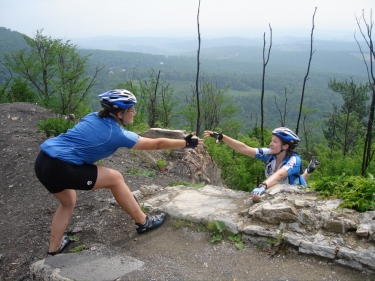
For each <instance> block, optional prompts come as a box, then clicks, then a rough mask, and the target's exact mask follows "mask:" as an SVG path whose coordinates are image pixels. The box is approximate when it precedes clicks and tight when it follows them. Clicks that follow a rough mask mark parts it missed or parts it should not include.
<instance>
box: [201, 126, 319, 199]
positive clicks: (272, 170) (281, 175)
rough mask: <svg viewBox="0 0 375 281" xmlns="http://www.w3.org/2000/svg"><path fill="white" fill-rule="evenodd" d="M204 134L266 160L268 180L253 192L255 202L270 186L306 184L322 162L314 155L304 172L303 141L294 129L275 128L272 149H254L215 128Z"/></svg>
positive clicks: (270, 147) (237, 149)
mask: <svg viewBox="0 0 375 281" xmlns="http://www.w3.org/2000/svg"><path fill="white" fill-rule="evenodd" d="M203 135H204V137H213V138H216V142H219V141H220V140H222V141H224V142H225V143H226V144H227V145H229V146H230V147H231V148H233V149H234V150H236V151H238V152H239V153H241V154H244V155H248V156H250V157H253V158H256V159H260V160H262V161H263V162H265V174H266V180H265V181H263V182H262V183H261V184H260V185H259V186H258V187H257V188H255V189H254V190H253V191H252V193H253V200H254V201H257V200H259V197H260V196H261V195H262V194H263V193H264V192H265V191H266V189H267V188H268V187H271V186H273V185H274V184H276V183H289V184H299V185H302V186H305V185H306V180H307V178H308V177H309V174H311V173H312V172H313V171H314V170H315V168H316V166H317V165H319V162H318V161H317V160H316V159H315V158H314V159H313V160H311V162H310V164H309V167H308V168H307V169H306V170H305V172H304V173H303V174H302V175H301V173H302V160H301V157H300V156H299V155H298V154H297V153H296V152H295V151H294V150H295V148H296V147H297V145H298V142H300V141H301V140H300V138H299V137H298V136H297V135H296V134H295V133H294V132H293V131H292V130H290V129H288V128H286V127H280V128H276V129H275V130H273V131H272V135H273V136H272V140H271V143H270V144H269V148H253V147H250V146H248V145H246V144H244V143H242V142H240V141H238V140H235V139H232V138H230V137H228V136H226V135H224V134H221V133H217V132H212V131H204V132H203Z"/></svg>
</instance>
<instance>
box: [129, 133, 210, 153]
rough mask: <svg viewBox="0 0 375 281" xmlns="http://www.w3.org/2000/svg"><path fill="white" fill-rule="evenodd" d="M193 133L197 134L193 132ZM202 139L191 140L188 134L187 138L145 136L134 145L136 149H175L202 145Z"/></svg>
mask: <svg viewBox="0 0 375 281" xmlns="http://www.w3.org/2000/svg"><path fill="white" fill-rule="evenodd" d="M191 135H193V136H194V135H195V133H192V134H191ZM202 144H203V140H202V139H196V140H194V139H193V141H192V140H191V136H190V135H189V136H187V137H186V138H185V139H181V140H180V139H168V138H157V139H151V138H144V137H139V139H138V141H137V143H136V144H135V145H134V146H133V147H132V149H136V150H160V149H173V148H184V147H190V148H195V147H197V146H198V145H202Z"/></svg>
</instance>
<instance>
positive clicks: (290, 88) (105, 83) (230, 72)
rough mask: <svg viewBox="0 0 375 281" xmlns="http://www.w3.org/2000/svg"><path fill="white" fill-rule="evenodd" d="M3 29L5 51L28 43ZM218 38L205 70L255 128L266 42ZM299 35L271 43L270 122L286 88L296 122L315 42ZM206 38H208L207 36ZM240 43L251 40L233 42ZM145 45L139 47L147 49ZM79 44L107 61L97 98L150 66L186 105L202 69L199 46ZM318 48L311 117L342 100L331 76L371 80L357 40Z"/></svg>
mask: <svg viewBox="0 0 375 281" xmlns="http://www.w3.org/2000/svg"><path fill="white" fill-rule="evenodd" d="M0 35H1V37H0V54H3V53H9V52H11V51H15V50H18V49H23V48H27V44H26V43H25V41H24V39H23V37H22V35H21V34H20V33H18V32H16V31H11V30H9V29H6V28H0ZM218 40H219V39H217V40H216V41H212V40H211V41H209V43H206V46H207V47H206V48H204V46H205V44H204V43H203V44H202V46H203V47H202V50H201V55H200V73H201V75H202V76H204V77H205V79H206V80H210V81H213V83H214V84H215V85H216V86H217V87H218V88H224V87H225V86H226V85H230V87H229V90H228V95H229V96H233V98H232V99H231V100H230V102H231V103H234V104H235V105H236V106H237V107H238V109H239V111H238V114H237V118H238V119H239V120H241V122H243V127H242V129H241V131H243V132H244V131H249V130H250V129H251V128H252V127H253V126H255V125H256V124H257V123H256V122H257V120H258V119H259V114H260V108H259V99H260V89H261V83H262V74H261V73H262V63H263V62H262V59H263V53H262V52H263V50H262V47H257V46H253V45H256V44H259V43H261V42H260V41H259V40H253V41H251V40H239V39H238V38H226V42H227V43H226V44H227V45H228V46H221V47H211V46H214V45H215V44H216V45H218V44H219V42H218ZM296 40H297V41H293V38H289V40H286V42H285V44H278V45H275V46H273V47H272V49H271V53H270V60H269V63H268V65H267V68H266V76H265V90H266V93H265V115H266V118H265V124H266V126H267V127H275V126H278V125H279V123H280V121H279V119H280V117H279V115H280V114H279V109H278V107H279V108H282V107H283V106H284V104H285V94H287V95H290V96H289V97H288V103H287V107H288V116H287V117H288V118H287V120H289V121H288V124H289V126H291V127H293V126H295V119H296V114H297V112H298V105H299V102H300V95H301V91H302V84H303V79H304V76H305V75H306V71H307V64H308V59H309V42H308V41H306V40H305V41H302V40H301V39H298V38H297V39H296ZM202 41H203V42H204V41H205V40H204V38H203V39H202ZM159 43H161V41H160V42H159ZM164 43H165V44H167V45H166V46H169V47H171V48H172V47H173V48H178V46H177V45H179V44H185V45H184V46H185V48H186V49H190V50H191V48H193V45H194V44H196V43H197V42H194V41H193V40H190V41H186V42H177V43H176V42H174V43H173V42H168V41H166V40H164V41H163V44H164ZM235 43H237V44H238V43H242V44H248V45H233V44H235ZM103 44H105V43H104V42H103ZM168 44H169V45H168ZM186 44H190V45H189V46H187V45H186ZM220 44H224V43H223V41H220ZM220 44H219V45H220ZM320 46H321V48H320ZM180 48H182V47H181V46H180ZM141 49H142V48H141ZM141 49H140V50H139V51H142V50H141ZM330 49H331V50H330ZM79 50H80V52H81V54H82V55H90V57H89V62H90V65H91V68H92V69H93V68H94V67H95V66H96V65H97V64H99V65H101V66H103V67H104V68H103V70H102V71H100V72H99V74H98V76H97V80H98V83H97V85H96V86H94V87H93V89H92V91H91V94H90V95H91V96H92V98H93V99H95V98H96V95H97V94H98V93H101V92H103V91H105V90H108V89H111V88H113V87H115V86H116V85H117V84H118V83H119V82H125V81H126V80H133V81H136V80H138V79H146V78H148V77H149V72H150V70H154V71H155V72H158V71H161V78H162V79H163V80H165V81H168V83H170V84H171V86H172V87H173V88H174V95H175V98H176V99H177V100H179V101H180V102H179V105H180V107H181V106H183V105H184V103H183V102H181V101H184V100H185V99H186V97H187V96H191V93H192V87H191V85H193V84H194V83H195V78H196V70H197V57H196V54H197V53H196V51H190V52H185V53H184V55H179V56H172V55H169V56H166V55H152V54H145V53H141V52H123V51H105V50H98V49H96V50H94V49H79ZM314 50H315V53H314V55H313V58H312V62H311V69H310V74H309V79H308V81H307V83H306V89H305V103H304V105H306V106H308V107H309V108H316V109H318V110H317V111H316V112H315V114H314V115H312V116H310V117H309V118H310V119H311V120H310V121H311V122H313V121H316V120H320V119H321V118H322V117H323V114H324V112H325V111H329V110H331V109H332V101H334V102H335V103H336V104H341V102H342V101H340V99H339V98H338V97H339V96H338V94H335V93H333V92H332V91H330V90H329V89H328V82H329V81H330V79H333V78H336V79H337V80H338V81H345V80H350V79H351V78H353V81H354V82H356V83H358V84H359V83H360V82H365V81H366V69H365V66H364V63H363V61H362V57H361V56H360V53H359V50H355V49H354V45H353V43H345V42H342V43H340V42H334V43H333V42H327V41H317V42H315V44H314ZM2 69H3V68H2ZM92 69H88V70H87V73H92ZM3 70H4V69H3ZM5 76H6V72H5V73H4V72H3V75H2V76H1V77H0V82H2V81H4V78H5ZM275 99H276V101H275ZM276 104H277V105H276ZM92 106H93V107H94V109H97V108H95V107H96V106H97V103H96V102H93V103H92ZM249 116H251V118H249Z"/></svg>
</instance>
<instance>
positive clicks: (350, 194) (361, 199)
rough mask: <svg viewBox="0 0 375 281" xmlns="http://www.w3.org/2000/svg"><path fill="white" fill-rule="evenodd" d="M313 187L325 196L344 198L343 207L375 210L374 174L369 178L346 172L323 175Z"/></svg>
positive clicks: (364, 210)
mask: <svg viewBox="0 0 375 281" xmlns="http://www.w3.org/2000/svg"><path fill="white" fill-rule="evenodd" d="M312 188H313V189H315V190H316V191H318V192H319V194H320V195H321V197H323V198H325V197H334V198H340V199H342V200H343V201H344V202H343V203H342V204H341V205H340V207H342V208H351V209H355V210H357V211H359V212H366V211H368V210H375V181H374V178H373V176H372V175H369V177H368V178H363V177H360V176H347V175H345V174H343V175H342V176H330V177H323V178H321V179H320V180H317V181H316V182H315V184H314V186H312Z"/></svg>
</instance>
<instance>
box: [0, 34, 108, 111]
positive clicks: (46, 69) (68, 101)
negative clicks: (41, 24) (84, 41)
mask: <svg viewBox="0 0 375 281" xmlns="http://www.w3.org/2000/svg"><path fill="white" fill-rule="evenodd" d="M42 32H43V29H41V30H38V31H37V32H36V35H35V38H33V39H31V38H29V37H27V36H24V39H25V40H26V42H27V44H28V45H29V47H30V48H29V49H22V50H20V51H17V52H11V53H10V54H5V55H4V57H5V64H6V65H7V66H8V67H9V69H10V70H11V71H12V72H13V73H15V74H16V75H19V76H20V77H22V78H23V79H25V80H27V81H28V82H29V87H30V88H31V89H32V91H34V92H35V93H36V94H37V97H38V103H39V104H40V105H42V106H44V107H46V108H52V109H54V110H55V111H56V112H58V113H61V114H70V113H75V112H76V110H78V108H79V107H80V106H81V105H82V104H85V103H86V102H87V96H88V93H89V91H90V89H91V88H92V87H93V86H94V84H95V79H96V76H97V74H98V72H99V71H100V70H101V68H99V67H98V66H97V67H96V69H95V72H94V74H93V76H92V77H91V78H90V77H85V69H86V67H87V66H88V57H89V55H88V56H84V57H81V56H80V55H79V53H78V50H77V46H76V45H73V44H71V43H70V41H69V40H68V41H66V42H64V41H63V40H61V39H52V38H51V37H50V36H44V35H43V34H42Z"/></svg>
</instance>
